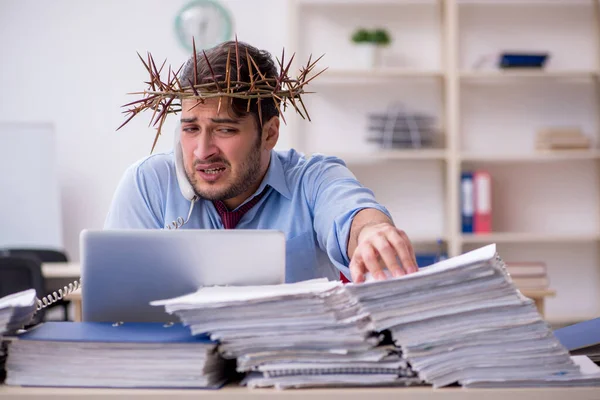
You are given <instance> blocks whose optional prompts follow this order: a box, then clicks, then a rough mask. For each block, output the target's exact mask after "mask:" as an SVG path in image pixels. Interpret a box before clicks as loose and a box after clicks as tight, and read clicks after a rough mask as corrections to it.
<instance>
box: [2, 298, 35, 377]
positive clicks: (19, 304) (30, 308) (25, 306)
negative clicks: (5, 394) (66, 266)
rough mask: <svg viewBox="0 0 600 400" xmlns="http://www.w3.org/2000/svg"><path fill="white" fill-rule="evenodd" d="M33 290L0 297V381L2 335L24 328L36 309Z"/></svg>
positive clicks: (4, 344)
mask: <svg viewBox="0 0 600 400" xmlns="http://www.w3.org/2000/svg"><path fill="white" fill-rule="evenodd" d="M35 294H36V293H35V290H34V289H29V290H25V291H22V292H18V293H14V294H10V295H8V296H5V297H2V298H1V299H0V383H1V382H3V381H4V379H5V378H6V371H5V364H6V357H7V344H6V343H5V342H4V341H3V339H2V337H3V336H4V335H11V334H14V333H15V332H16V331H17V330H19V329H21V328H24V327H25V326H26V325H27V324H28V323H29V322H30V321H31V319H32V318H33V315H34V314H35V311H36V303H35Z"/></svg>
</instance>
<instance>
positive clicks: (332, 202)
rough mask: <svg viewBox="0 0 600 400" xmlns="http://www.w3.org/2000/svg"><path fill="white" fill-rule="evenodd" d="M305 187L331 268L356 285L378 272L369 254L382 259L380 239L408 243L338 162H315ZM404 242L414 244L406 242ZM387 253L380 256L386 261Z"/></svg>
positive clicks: (319, 158)
mask: <svg viewBox="0 0 600 400" xmlns="http://www.w3.org/2000/svg"><path fill="white" fill-rule="evenodd" d="M304 186H305V192H306V195H307V200H308V201H309V203H310V205H311V208H312V211H313V228H314V230H315V233H316V236H317V241H318V242H319V246H320V247H321V249H323V250H325V251H326V252H327V255H328V256H329V259H330V260H331V261H332V262H333V264H334V265H335V266H336V267H337V268H338V269H339V270H340V271H342V272H343V273H344V274H346V275H350V276H351V277H352V278H353V280H356V281H358V282H361V281H362V280H364V276H363V273H364V272H367V271H371V270H373V271H375V270H377V268H379V264H374V263H373V262H371V261H370V260H371V258H370V253H371V251H373V252H376V254H380V253H379V252H378V250H376V249H378V248H381V246H380V244H381V243H382V242H383V241H382V240H380V239H379V237H380V236H381V235H384V236H385V237H388V235H389V237H390V239H387V240H388V242H389V241H390V240H392V241H394V242H396V239H395V238H396V237H397V236H404V237H406V235H405V234H404V233H403V232H401V231H399V230H397V229H396V228H394V226H393V224H392V220H391V215H390V214H389V212H388V210H387V209H386V208H385V207H384V206H382V205H381V204H379V203H378V202H377V201H376V199H375V196H374V194H373V192H372V191H371V190H370V189H368V188H366V187H364V186H363V185H362V184H361V183H360V182H359V181H358V180H357V179H356V177H355V176H354V174H352V172H350V170H349V169H348V168H347V167H346V166H345V165H344V163H343V161H341V160H340V159H338V158H335V157H324V156H313V158H311V159H310V161H309V166H308V168H307V170H306V173H305V175H304ZM391 228H393V229H391ZM392 231H393V232H395V234H394V233H393V232H392ZM388 232H389V233H388ZM406 242H407V243H408V244H410V242H409V241H408V238H406ZM385 247H386V246H385V245H384V246H383V249H382V250H381V251H383V252H384V254H385V256H386V257H388V256H387V254H388V252H387V251H386V249H385ZM410 251H412V246H411V247H410ZM402 254H403V253H402ZM365 257H366V261H365ZM388 258H389V257H388ZM405 258H406V257H405ZM412 258H413V259H414V257H412ZM359 261H360V262H359ZM355 264H356V265H355ZM405 264H406V267H405V266H404V265H403V266H402V267H403V268H404V267H405V270H406V271H407V272H411V271H413V270H416V268H413V267H412V266H411V265H412V264H411V263H410V262H408V261H405ZM352 268H354V269H356V273H353V272H352ZM392 268H394V267H393V266H392ZM359 271H362V272H363V273H359ZM376 275H377V274H376Z"/></svg>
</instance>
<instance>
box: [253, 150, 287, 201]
mask: <svg viewBox="0 0 600 400" xmlns="http://www.w3.org/2000/svg"><path fill="white" fill-rule="evenodd" d="M267 185H269V186H271V187H272V188H273V189H275V190H276V191H278V192H279V193H280V194H281V195H282V196H283V197H285V198H287V199H291V198H292V192H290V189H289V188H288V185H287V181H286V179H285V173H284V171H283V165H282V164H281V160H280V159H279V157H278V156H277V153H276V152H275V151H273V150H271V162H270V163H269V168H268V169H267V173H266V174H265V177H264V179H263V180H262V182H261V183H260V186H259V188H258V190H257V191H256V193H261V192H262V191H263V190H264V189H265V187H266V186H267Z"/></svg>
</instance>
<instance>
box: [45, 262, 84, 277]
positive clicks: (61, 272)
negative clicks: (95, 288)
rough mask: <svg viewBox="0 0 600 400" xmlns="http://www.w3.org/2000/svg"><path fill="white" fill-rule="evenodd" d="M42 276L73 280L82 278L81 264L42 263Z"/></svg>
mask: <svg viewBox="0 0 600 400" xmlns="http://www.w3.org/2000/svg"><path fill="white" fill-rule="evenodd" d="M42 274H43V275H44V277H45V278H73V279H78V278H79V277H80V276H81V266H80V265H79V263H72V262H68V263H61V262H57V263H42Z"/></svg>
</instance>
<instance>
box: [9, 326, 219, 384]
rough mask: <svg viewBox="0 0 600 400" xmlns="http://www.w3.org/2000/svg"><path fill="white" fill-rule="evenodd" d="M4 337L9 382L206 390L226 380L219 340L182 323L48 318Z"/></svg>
mask: <svg viewBox="0 0 600 400" xmlns="http://www.w3.org/2000/svg"><path fill="white" fill-rule="evenodd" d="M6 339H8V340H9V345H8V359H7V362H6V373H7V375H6V384H7V385H22V386H72V387H141V388H153V387H154V388H156V387H162V388H205V387H219V386H221V385H222V384H223V383H224V382H225V380H226V376H225V375H226V371H227V369H226V368H225V360H223V359H222V358H221V357H220V356H219V354H218V352H217V350H216V348H217V344H216V343H215V342H213V341H211V340H210V339H209V338H207V337H202V336H196V337H194V336H192V335H191V333H190V331H189V329H188V328H186V327H184V326H183V325H181V324H174V325H165V324H162V323H124V324H113V323H98V322H45V323H42V324H39V325H37V326H36V327H34V328H32V329H30V330H28V331H27V332H25V333H21V334H18V335H16V336H12V337H7V338H6Z"/></svg>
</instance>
